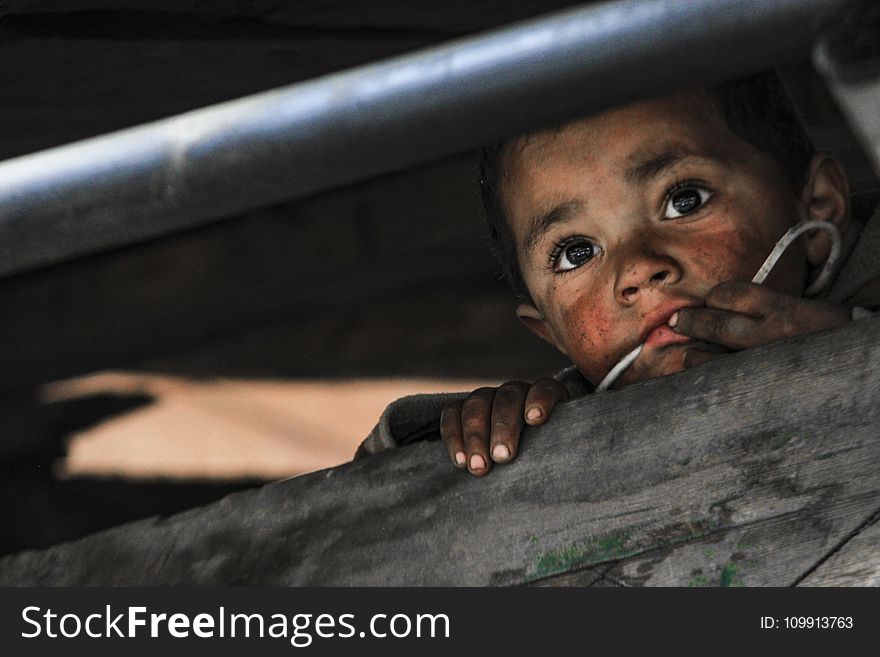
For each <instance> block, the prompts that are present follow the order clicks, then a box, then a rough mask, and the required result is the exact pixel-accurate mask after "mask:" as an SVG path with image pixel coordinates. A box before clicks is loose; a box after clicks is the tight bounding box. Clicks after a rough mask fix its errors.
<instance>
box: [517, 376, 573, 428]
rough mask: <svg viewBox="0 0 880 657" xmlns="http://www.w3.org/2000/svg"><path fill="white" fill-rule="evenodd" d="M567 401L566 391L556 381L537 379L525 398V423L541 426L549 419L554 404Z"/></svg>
mask: <svg viewBox="0 0 880 657" xmlns="http://www.w3.org/2000/svg"><path fill="white" fill-rule="evenodd" d="M567 399H568V390H567V389H566V388H565V386H564V385H562V384H561V383H560V382H559V381H557V380H556V379H538V380H537V381H535V382H534V383H533V384H532V387H531V388H529V394H528V395H527V396H526V405H525V415H524V417H525V421H526V422H528V423H529V424H532V425H535V424H543V423H544V422H546V421H547V418H548V417H550V413H552V412H553V408H554V407H555V406H556V404H558V403H560V402H564V401H566V400H567Z"/></svg>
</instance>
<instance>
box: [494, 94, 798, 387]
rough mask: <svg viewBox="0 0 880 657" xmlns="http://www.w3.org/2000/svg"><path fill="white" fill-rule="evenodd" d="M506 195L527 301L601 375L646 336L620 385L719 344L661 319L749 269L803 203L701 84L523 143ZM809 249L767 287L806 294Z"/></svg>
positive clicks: (551, 336) (551, 337)
mask: <svg viewBox="0 0 880 657" xmlns="http://www.w3.org/2000/svg"><path fill="white" fill-rule="evenodd" d="M504 172H505V177H504V180H503V186H502V193H503V197H502V200H503V203H504V206H505V209H506V211H507V216H508V220H509V221H510V224H511V229H512V230H513V233H514V235H515V237H516V242H517V247H518V254H519V263H520V267H521V270H522V275H523V278H524V280H525V282H526V285H527V286H528V289H529V291H530V293H531V296H532V299H533V300H534V306H531V305H525V304H524V305H522V306H520V308H519V310H518V313H519V315H520V317H521V318H522V319H523V321H524V322H525V323H526V324H527V325H528V326H529V327H530V328H532V329H533V330H534V331H535V332H536V333H538V334H539V335H541V336H542V337H544V338H545V339H547V340H548V341H550V342H551V343H553V344H554V345H555V346H556V347H557V348H558V349H560V350H561V351H562V352H564V353H565V354H567V355H568V357H569V358H570V359H571V360H572V362H573V363H574V364H575V365H576V366H577V367H578V369H580V371H581V372H582V373H583V374H584V375H585V376H586V377H587V379H589V380H590V381H591V382H593V383H594V384H595V383H598V382H599V381H600V380H601V379H602V378H603V377H604V376H605V375H606V374H607V373H608V371H609V370H610V369H611V368H612V367H613V366H614V364H615V363H616V362H617V361H618V360H619V359H620V358H621V357H623V356H624V355H625V354H626V353H628V352H629V351H630V350H632V349H633V348H634V347H635V346H637V345H638V344H640V343H642V342H646V344H645V348H644V349H643V351H642V353H641V355H640V356H639V358H638V360H637V361H636V363H634V364H633V366H631V367H630V368H629V369H628V370H627V371H626V372H625V373H624V375H623V376H622V377H621V379H620V383H619V384H618V385H621V384H627V383H632V382H634V381H638V380H643V379H647V378H653V377H656V376H662V375H665V374H670V373H672V372H677V371H680V370H682V369H683V368H684V365H683V360H684V355H685V353H686V351H687V350H690V349H696V350H701V351H714V350H716V349H717V348H716V347H715V346H714V345H708V344H706V343H698V342H694V341H693V340H692V339H690V338H687V337H685V336H681V335H677V334H675V333H673V332H672V331H671V329H669V328H668V327H667V326H666V321H667V320H668V319H669V317H670V316H671V315H672V314H673V313H674V312H675V311H676V310H678V309H679V308H682V307H684V306H701V305H703V299H704V298H705V296H706V294H707V292H708V291H709V290H710V289H711V288H712V287H714V286H715V285H716V284H717V283H720V282H723V281H728V280H743V281H748V280H750V279H751V278H752V276H753V275H754V274H755V272H756V271H757V270H758V268H759V267H760V266H761V263H762V262H763V261H764V259H765V258H766V256H767V255H768V254H769V253H770V251H771V249H772V248H773V245H774V244H775V242H776V241H777V240H778V239H779V238H780V237H781V236H782V235H783V234H784V233H785V231H786V230H787V229H788V228H789V227H790V226H792V225H793V224H795V223H797V222H798V221H800V220H802V218H804V216H805V210H804V208H803V207H802V203H801V201H800V199H799V198H798V195H797V194H796V193H795V191H794V189H793V188H792V187H791V186H790V185H789V184H788V183H787V182H786V180H785V179H784V178H783V174H782V170H781V168H780V167H779V165H777V164H776V162H775V161H774V160H773V159H772V158H771V157H770V156H769V155H767V154H765V153H763V152H762V151H760V150H759V149H757V148H755V147H754V146H752V145H751V144H749V143H748V142H745V141H744V140H742V139H741V138H739V137H737V136H736V135H735V134H734V133H733V132H732V131H731V130H730V129H729V128H728V126H727V124H726V123H725V122H724V119H723V118H722V117H721V115H720V113H719V111H718V110H717V109H716V108H715V106H714V105H713V104H712V103H711V102H710V101H709V99H708V98H707V97H704V96H703V95H702V94H697V93H693V94H680V95H676V96H671V97H668V98H664V99H658V100H652V101H647V102H642V103H638V104H634V105H631V106H628V107H625V108H622V109H617V110H614V111H611V112H607V113H605V114H602V115H599V116H595V117H591V118H589V119H586V120H582V121H579V122H577V123H573V124H570V125H568V126H566V127H565V128H563V129H561V130H558V131H545V132H541V133H537V134H535V135H532V136H530V137H529V138H528V139H525V140H522V141H520V142H519V143H517V144H515V145H514V146H513V147H512V148H511V149H510V150H509V151H508V153H507V155H506V156H505V160H504ZM806 278H807V262H806V257H805V255H804V250H803V247H802V246H801V245H800V244H795V245H792V247H791V248H790V249H789V250H788V251H786V253H785V255H784V256H783V258H782V259H781V260H780V261H779V263H778V264H777V266H776V267H775V268H774V270H773V272H772V274H771V275H770V277H769V278H768V280H767V282H766V285H768V286H770V287H771V288H773V289H775V290H777V291H779V292H783V293H786V294H791V295H795V296H799V295H801V294H802V292H803V288H804V285H805V282H806Z"/></svg>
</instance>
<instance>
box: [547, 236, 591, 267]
mask: <svg viewBox="0 0 880 657" xmlns="http://www.w3.org/2000/svg"><path fill="white" fill-rule="evenodd" d="M599 251H600V249H599V247H598V246H596V245H595V244H593V243H592V242H591V241H590V240H587V239H584V238H583V237H576V238H574V239H571V240H567V241H565V242H561V243H560V244H559V245H558V246H557V247H556V248H555V249H553V254H552V255H551V256H550V262H551V264H552V265H553V270H554V271H558V272H559V271H571V270H572V269H577V268H578V267H580V266H581V265H583V264H585V263H587V262H588V261H589V260H591V259H592V258H594V257H595V256H596V255H598V254H599Z"/></svg>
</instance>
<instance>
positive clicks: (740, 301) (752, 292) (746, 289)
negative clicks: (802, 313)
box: [705, 281, 788, 317]
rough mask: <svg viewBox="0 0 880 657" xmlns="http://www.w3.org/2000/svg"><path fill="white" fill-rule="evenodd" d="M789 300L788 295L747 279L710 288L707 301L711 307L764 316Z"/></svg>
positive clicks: (707, 304)
mask: <svg viewBox="0 0 880 657" xmlns="http://www.w3.org/2000/svg"><path fill="white" fill-rule="evenodd" d="M787 300H788V297H786V295H782V294H779V293H778V292H775V291H773V290H771V289H770V288H769V287H767V286H766V285H758V284H757V283H749V282H747V281H725V282H723V283H719V284H718V285H716V286H715V287H713V288H712V289H711V290H709V293H708V294H707V295H706V299H705V303H706V306H707V307H709V308H717V309H719V310H733V311H735V312H738V313H742V314H744V315H753V316H755V317H764V316H766V315H767V314H769V313H771V312H773V311H775V310H777V309H778V308H779V305H780V304H785V303H787Z"/></svg>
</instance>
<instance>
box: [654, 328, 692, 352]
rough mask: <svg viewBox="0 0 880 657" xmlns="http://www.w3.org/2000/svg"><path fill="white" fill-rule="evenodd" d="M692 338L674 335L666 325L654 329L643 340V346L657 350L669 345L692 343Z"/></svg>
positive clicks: (678, 334)
mask: <svg viewBox="0 0 880 657" xmlns="http://www.w3.org/2000/svg"><path fill="white" fill-rule="evenodd" d="M692 341H693V338H691V337H690V336H687V335H681V334H680V333H676V332H675V331H673V330H672V329H671V328H669V326H668V325H666V324H660V325H659V326H657V327H656V328H654V329H653V330H652V331H651V332H650V333H648V336H647V337H646V338H645V346H647V347H653V348H654V349H657V348H659V347H665V346H667V345H670V344H685V343H687V342H692Z"/></svg>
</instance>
